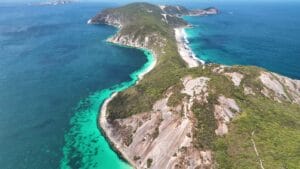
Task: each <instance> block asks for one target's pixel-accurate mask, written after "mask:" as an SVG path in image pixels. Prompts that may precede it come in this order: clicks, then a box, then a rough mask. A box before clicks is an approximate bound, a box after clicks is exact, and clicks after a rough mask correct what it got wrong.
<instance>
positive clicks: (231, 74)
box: [225, 72, 244, 86]
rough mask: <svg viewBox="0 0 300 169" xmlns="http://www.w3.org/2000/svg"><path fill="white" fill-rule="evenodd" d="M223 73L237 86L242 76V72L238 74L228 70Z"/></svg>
mask: <svg viewBox="0 0 300 169" xmlns="http://www.w3.org/2000/svg"><path fill="white" fill-rule="evenodd" d="M225 75H226V76H228V77H230V78H231V80H232V82H233V84H234V85H235V86H239V85H240V83H241V81H242V79H243V77H244V76H243V75H242V74H240V73H238V72H228V73H225Z"/></svg>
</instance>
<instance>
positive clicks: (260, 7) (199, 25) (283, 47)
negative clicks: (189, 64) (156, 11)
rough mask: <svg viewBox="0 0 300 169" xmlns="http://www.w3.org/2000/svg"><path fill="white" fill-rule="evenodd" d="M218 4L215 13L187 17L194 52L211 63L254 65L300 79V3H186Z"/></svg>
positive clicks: (193, 5)
mask: <svg viewBox="0 0 300 169" xmlns="http://www.w3.org/2000/svg"><path fill="white" fill-rule="evenodd" d="M187 5H188V6H191V7H194V8H195V7H207V6H215V7H217V8H219V9H220V10H221V13H220V14H219V15H216V16H207V17H185V19H186V20H187V21H188V22H189V23H191V24H193V25H195V27H194V28H192V29H186V32H187V34H188V39H189V42H190V47H191V48H192V50H193V51H194V52H195V54H196V55H197V56H198V57H199V58H201V59H202V60H205V61H206V62H211V63H221V64H226V65H234V64H241V65H255V66H259V67H264V68H266V69H268V70H271V71H274V72H277V73H280V74H283V75H286V76H289V77H292V78H297V79H300V66H299V65H300V19H299V18H300V12H299V8H300V3H299V2H290V3H287V2H286V3H283V2H277V3H274V2H273V3H271V2H269V3H263V2H253V3H250V2H244V3H242V2H240V3H238V2H235V3H232V2H231V3H230V2H228V3H224V2H223V3H221V2H219V3H218V2H211V3H208V4H206V3H205V4H202V3H197V4H195V3H193V4H192V5H191V4H187Z"/></svg>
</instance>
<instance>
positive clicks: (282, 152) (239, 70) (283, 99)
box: [88, 3, 300, 169]
mask: <svg viewBox="0 0 300 169" xmlns="http://www.w3.org/2000/svg"><path fill="white" fill-rule="evenodd" d="M217 13H219V11H218V10H217V9H215V8H208V9H204V10H188V9H186V8H184V7H182V6H156V5H152V4H148V3H133V4H129V5H126V6H123V7H119V8H114V9H107V10H104V11H102V12H101V13H100V14H98V15H96V16H95V17H93V18H92V19H90V20H89V21H88V23H90V24H108V25H112V26H115V27H118V28H119V31H118V32H117V33H116V34H115V35H114V36H113V37H111V38H110V39H108V41H110V42H113V43H117V44H122V45H126V46H132V47H137V48H146V49H149V50H150V51H151V52H152V53H153V54H154V57H155V58H156V62H155V65H153V67H151V69H149V72H148V73H147V74H144V75H143V77H141V78H140V81H139V82H138V83H137V84H136V85H135V86H134V87H132V88H129V89H127V90H125V91H122V92H120V93H115V94H114V95H113V96H112V97H111V98H110V99H108V100H106V101H105V103H104V104H103V106H102V108H101V111H100V116H99V117H100V118H99V123H100V126H101V128H102V130H103V132H104V134H105V135H106V136H107V138H108V139H109V141H110V142H111V144H112V146H114V147H115V148H116V149H117V151H118V152H119V153H120V155H122V156H123V157H124V158H125V159H126V160H127V161H128V162H129V163H130V164H131V165H132V166H133V167H135V168H154V169H156V168H199V169H200V168H222V169H224V168H262V169H263V168H297V166H299V161H300V156H299V153H298V149H299V146H300V144H299V142H300V123H299V121H300V81H299V80H293V79H290V78H287V77H284V76H281V75H278V74H276V73H272V72H269V71H267V70H265V69H261V68H258V67H253V66H231V67H229V66H224V65H216V64H203V63H201V61H199V60H195V59H194V56H193V54H192V51H191V50H190V49H189V48H188V46H187V45H186V40H185V39H184V32H183V31H184V30H183V28H184V27H186V26H187V25H188V23H186V21H184V20H183V19H182V18H181V16H182V15H201V16H202V15H211V14H217ZM150 70H151V71H150Z"/></svg>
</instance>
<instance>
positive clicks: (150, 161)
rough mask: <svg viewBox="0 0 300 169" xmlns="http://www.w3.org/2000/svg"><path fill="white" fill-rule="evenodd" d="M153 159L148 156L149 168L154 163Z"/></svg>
mask: <svg viewBox="0 0 300 169" xmlns="http://www.w3.org/2000/svg"><path fill="white" fill-rule="evenodd" d="M152 162H153V159H152V158H148V159H147V168H150V167H151V165H152Z"/></svg>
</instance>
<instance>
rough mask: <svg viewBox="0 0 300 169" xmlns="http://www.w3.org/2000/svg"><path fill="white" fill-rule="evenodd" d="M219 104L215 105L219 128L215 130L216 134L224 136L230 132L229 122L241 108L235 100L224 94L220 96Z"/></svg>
mask: <svg viewBox="0 0 300 169" xmlns="http://www.w3.org/2000/svg"><path fill="white" fill-rule="evenodd" d="M218 102H219V104H218V105H215V112H214V114H215V118H216V120H217V125H218V128H217V129H216V130H215V132H216V135H218V136H222V135H224V134H227V133H228V126H227V124H228V123H229V122H230V120H231V119H233V118H234V117H235V116H236V115H237V113H238V112H240V108H239V106H238V105H237V103H236V102H235V100H233V99H230V98H226V97H224V96H219V98H218Z"/></svg>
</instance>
